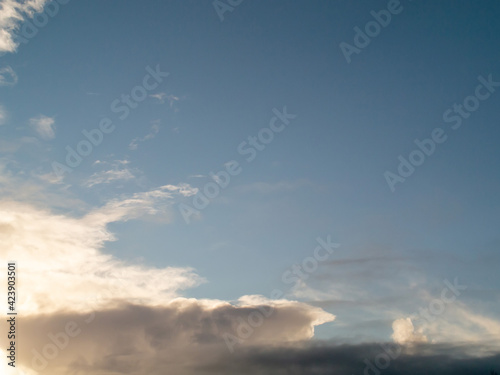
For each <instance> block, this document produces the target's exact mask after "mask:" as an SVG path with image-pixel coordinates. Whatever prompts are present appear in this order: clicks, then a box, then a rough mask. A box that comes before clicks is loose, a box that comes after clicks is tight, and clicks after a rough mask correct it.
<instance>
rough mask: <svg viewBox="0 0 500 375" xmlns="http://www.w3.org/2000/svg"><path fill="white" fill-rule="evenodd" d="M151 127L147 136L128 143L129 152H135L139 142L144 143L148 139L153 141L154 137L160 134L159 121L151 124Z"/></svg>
mask: <svg viewBox="0 0 500 375" xmlns="http://www.w3.org/2000/svg"><path fill="white" fill-rule="evenodd" d="M152 124H153V125H151V128H150V131H149V133H148V134H146V135H145V136H144V137H137V138H134V139H133V140H132V142H130V144H129V145H128V148H129V150H137V148H138V147H139V142H145V141H148V140H150V139H153V138H154V137H156V135H157V134H158V133H159V132H160V121H159V120H155V121H153V122H152Z"/></svg>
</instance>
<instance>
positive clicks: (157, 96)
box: [149, 92, 167, 103]
mask: <svg viewBox="0 0 500 375" xmlns="http://www.w3.org/2000/svg"><path fill="white" fill-rule="evenodd" d="M149 96H150V97H151V98H154V99H156V100H158V101H159V102H160V103H165V98H166V97H167V94H166V93H164V92H159V93H156V94H151V95H149Z"/></svg>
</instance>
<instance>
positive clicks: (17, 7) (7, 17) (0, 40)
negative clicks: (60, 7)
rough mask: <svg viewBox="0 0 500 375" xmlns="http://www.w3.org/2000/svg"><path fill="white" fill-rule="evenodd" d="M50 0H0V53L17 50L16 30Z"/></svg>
mask: <svg viewBox="0 0 500 375" xmlns="http://www.w3.org/2000/svg"><path fill="white" fill-rule="evenodd" d="M49 1H50V0H25V1H18V0H3V1H2V2H0V53H5V52H16V50H17V47H18V46H19V42H18V41H16V40H15V38H16V37H15V32H16V31H17V30H18V28H19V27H20V25H21V24H22V23H23V21H24V20H25V19H26V16H27V17H30V18H32V17H33V15H34V14H35V13H38V12H41V11H42V10H43V8H44V6H45V4H47V3H48V2H49Z"/></svg>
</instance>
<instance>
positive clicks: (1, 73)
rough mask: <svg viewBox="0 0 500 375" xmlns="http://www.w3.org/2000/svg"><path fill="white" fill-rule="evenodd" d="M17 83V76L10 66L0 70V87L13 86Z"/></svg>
mask: <svg viewBox="0 0 500 375" xmlns="http://www.w3.org/2000/svg"><path fill="white" fill-rule="evenodd" d="M16 83H17V74H16V72H14V70H13V69H12V68H11V67H10V66H8V65H7V66H6V67H5V68H1V69H0V86H13V85H15V84H16Z"/></svg>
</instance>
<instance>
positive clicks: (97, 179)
mask: <svg viewBox="0 0 500 375" xmlns="http://www.w3.org/2000/svg"><path fill="white" fill-rule="evenodd" d="M134 178H135V176H134V174H133V173H132V172H131V171H130V170H129V169H127V168H124V169H110V170H107V171H101V172H96V173H94V174H93V175H92V176H90V177H89V179H88V180H87V181H86V182H85V186H86V187H92V186H94V185H99V184H109V183H111V182H114V181H128V180H133V179H134Z"/></svg>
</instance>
